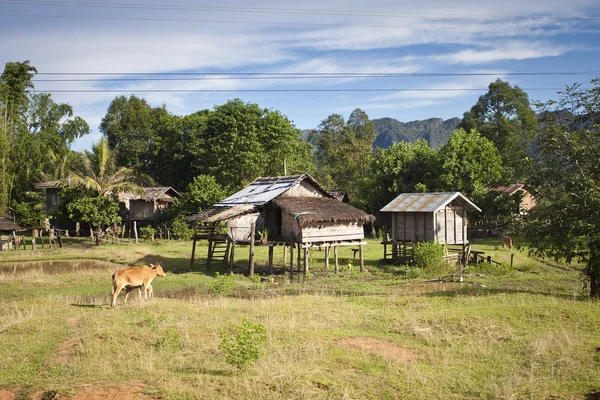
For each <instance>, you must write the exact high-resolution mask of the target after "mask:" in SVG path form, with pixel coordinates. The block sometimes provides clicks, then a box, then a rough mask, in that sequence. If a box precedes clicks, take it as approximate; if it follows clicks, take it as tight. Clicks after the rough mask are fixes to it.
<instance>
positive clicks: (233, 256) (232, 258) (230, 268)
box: [229, 240, 236, 275]
mask: <svg viewBox="0 0 600 400" xmlns="http://www.w3.org/2000/svg"><path fill="white" fill-rule="evenodd" d="M235 245H236V241H235V240H234V241H233V242H232V243H231V252H230V254H229V274H230V275H231V274H233V264H234V263H235Z"/></svg>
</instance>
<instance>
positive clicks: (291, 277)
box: [290, 243, 295, 279]
mask: <svg viewBox="0 0 600 400" xmlns="http://www.w3.org/2000/svg"><path fill="white" fill-rule="evenodd" d="M294 246H295V244H294V243H290V279H294Z"/></svg>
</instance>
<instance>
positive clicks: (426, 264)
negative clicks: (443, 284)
mask: <svg viewBox="0 0 600 400" xmlns="http://www.w3.org/2000/svg"><path fill="white" fill-rule="evenodd" d="M415 265H416V266H417V267H418V268H421V269H422V270H423V271H425V274H426V275H431V276H445V275H447V274H448V273H450V272H452V271H451V268H450V266H449V265H448V263H447V262H446V260H444V245H442V244H439V243H431V242H422V243H419V244H418V245H417V246H416V247H415Z"/></svg>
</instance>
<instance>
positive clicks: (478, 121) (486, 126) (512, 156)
mask: <svg viewBox="0 0 600 400" xmlns="http://www.w3.org/2000/svg"><path fill="white" fill-rule="evenodd" d="M536 127H537V119H536V115H535V112H534V111H533V109H532V108H531V104H530V102H529V97H528V96H527V93H525V92H524V91H523V90H522V89H521V88H519V87H518V86H511V85H510V84H509V83H508V82H505V81H502V80H500V79H498V80H496V81H495V82H492V83H490V85H489V90H488V92H487V93H486V94H484V95H483V96H481V97H479V100H478V101H477V103H476V104H475V105H474V106H473V107H472V108H471V110H470V111H467V112H465V113H464V115H463V121H462V122H461V124H460V125H459V128H462V129H464V130H465V131H466V132H470V131H471V130H473V129H474V130H476V131H478V132H480V133H481V135H482V136H483V137H485V138H487V139H489V140H491V141H492V142H493V143H494V144H495V145H496V147H497V148H498V150H499V151H500V155H501V156H502V161H503V163H504V165H505V167H506V168H507V171H505V173H504V175H505V176H506V177H507V178H508V179H511V180H513V181H520V180H523V179H525V178H526V177H527V174H528V171H529V168H530V167H531V163H532V157H531V143H532V140H533V138H534V137H535V130H536Z"/></svg>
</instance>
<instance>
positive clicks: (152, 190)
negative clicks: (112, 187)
mask: <svg viewBox="0 0 600 400" xmlns="http://www.w3.org/2000/svg"><path fill="white" fill-rule="evenodd" d="M142 189H143V190H144V194H143V195H139V194H133V193H119V194H118V197H119V200H120V201H125V200H144V201H148V202H154V201H156V200H161V201H166V202H172V201H173V198H174V197H179V196H181V195H180V194H179V192H177V191H176V190H175V189H173V188H172V187H170V186H161V187H143V188H142Z"/></svg>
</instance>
